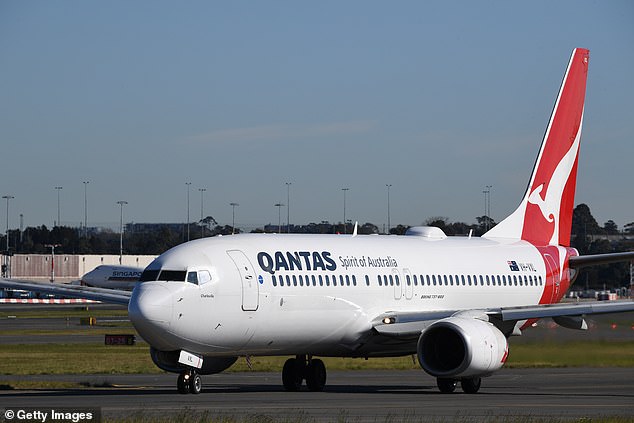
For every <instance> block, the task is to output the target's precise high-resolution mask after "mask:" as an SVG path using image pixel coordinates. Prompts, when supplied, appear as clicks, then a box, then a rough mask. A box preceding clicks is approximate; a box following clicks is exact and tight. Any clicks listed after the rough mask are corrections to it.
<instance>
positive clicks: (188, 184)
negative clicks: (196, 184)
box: [185, 182, 192, 241]
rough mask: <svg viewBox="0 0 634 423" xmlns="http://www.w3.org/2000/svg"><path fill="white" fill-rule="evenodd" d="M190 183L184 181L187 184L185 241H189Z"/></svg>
mask: <svg viewBox="0 0 634 423" xmlns="http://www.w3.org/2000/svg"><path fill="white" fill-rule="evenodd" d="M191 184H192V183H191V182H185V185H187V241H189V188H190V186H191Z"/></svg>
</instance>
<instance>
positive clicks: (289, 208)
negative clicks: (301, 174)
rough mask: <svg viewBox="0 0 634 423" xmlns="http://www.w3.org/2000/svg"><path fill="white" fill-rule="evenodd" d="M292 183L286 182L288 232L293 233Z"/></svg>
mask: <svg viewBox="0 0 634 423" xmlns="http://www.w3.org/2000/svg"><path fill="white" fill-rule="evenodd" d="M291 185H292V183H291V182H286V232H287V233H289V234H290V233H291Z"/></svg>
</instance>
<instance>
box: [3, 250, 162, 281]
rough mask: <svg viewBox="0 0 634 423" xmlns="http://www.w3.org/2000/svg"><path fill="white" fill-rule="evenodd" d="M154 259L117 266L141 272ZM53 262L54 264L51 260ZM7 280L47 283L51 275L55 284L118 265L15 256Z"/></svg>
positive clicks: (107, 259) (82, 258)
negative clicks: (103, 265) (128, 267)
mask: <svg viewBox="0 0 634 423" xmlns="http://www.w3.org/2000/svg"><path fill="white" fill-rule="evenodd" d="M155 258H156V256H155V255H136V256H135V255H127V256H126V255H124V256H122V261H121V264H122V265H123V266H134V267H139V268H145V267H146V266H147V265H148V264H150V262H152V260H154V259H155ZM53 259H54V260H53ZM10 260H11V262H10V273H11V274H10V275H7V276H10V277H12V278H15V279H27V280H34V281H50V280H51V278H52V275H53V271H54V272H55V282H70V281H74V280H79V279H80V278H81V277H82V276H83V275H85V274H86V273H88V272H90V271H92V270H94V269H95V268H96V267H97V266H100V265H102V264H106V265H118V264H119V256H118V255H108V254H94V255H78V254H55V256H54V257H53V256H52V255H51V254H15V255H13V256H11V257H10Z"/></svg>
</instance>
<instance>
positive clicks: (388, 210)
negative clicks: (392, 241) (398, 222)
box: [385, 184, 392, 235]
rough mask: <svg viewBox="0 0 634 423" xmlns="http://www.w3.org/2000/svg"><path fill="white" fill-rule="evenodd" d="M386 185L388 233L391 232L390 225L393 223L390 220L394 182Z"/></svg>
mask: <svg viewBox="0 0 634 423" xmlns="http://www.w3.org/2000/svg"><path fill="white" fill-rule="evenodd" d="M385 186H386V187H387V234H388V235H389V234H390V226H391V223H392V222H390V187H391V186H392V184H385Z"/></svg>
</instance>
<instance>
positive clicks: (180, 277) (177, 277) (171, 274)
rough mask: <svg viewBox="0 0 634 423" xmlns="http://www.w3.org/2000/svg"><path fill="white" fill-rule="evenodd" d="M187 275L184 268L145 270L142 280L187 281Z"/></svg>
mask: <svg viewBox="0 0 634 423" xmlns="http://www.w3.org/2000/svg"><path fill="white" fill-rule="evenodd" d="M186 275H187V272H186V271H184V270H144V271H143V273H142V274H141V279H140V281H141V282H149V281H165V282H185V276H186Z"/></svg>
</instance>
